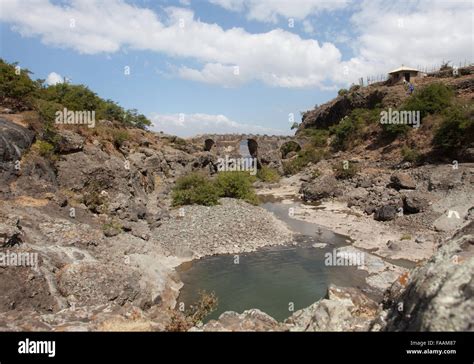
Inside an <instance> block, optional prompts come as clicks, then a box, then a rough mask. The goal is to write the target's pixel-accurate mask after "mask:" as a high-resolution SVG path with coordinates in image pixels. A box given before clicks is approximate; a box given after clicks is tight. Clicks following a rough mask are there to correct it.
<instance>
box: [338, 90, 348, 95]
mask: <svg viewBox="0 0 474 364" xmlns="http://www.w3.org/2000/svg"><path fill="white" fill-rule="evenodd" d="M348 93H349V91H347V89H345V88H341V89H340V90H339V91H338V92H337V94H338V95H339V96H344V95H347V94H348Z"/></svg>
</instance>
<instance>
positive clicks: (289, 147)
mask: <svg viewBox="0 0 474 364" xmlns="http://www.w3.org/2000/svg"><path fill="white" fill-rule="evenodd" d="M299 150H301V147H300V145H299V144H298V143H296V142H294V141H289V142H286V143H285V144H283V145H282V146H281V148H280V151H281V157H282V158H285V157H286V156H287V155H288V153H290V152H298V151H299Z"/></svg>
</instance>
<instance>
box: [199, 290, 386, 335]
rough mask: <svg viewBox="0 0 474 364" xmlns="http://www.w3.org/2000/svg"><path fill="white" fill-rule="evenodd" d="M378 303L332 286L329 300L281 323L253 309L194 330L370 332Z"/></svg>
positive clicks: (230, 314)
mask: <svg viewBox="0 0 474 364" xmlns="http://www.w3.org/2000/svg"><path fill="white" fill-rule="evenodd" d="M377 309H378V306H377V304H376V303H375V302H374V301H372V300H371V299H370V298H368V297H367V296H366V295H364V294H363V293H362V292H361V291H359V290H358V289H356V288H344V287H336V286H330V287H329V288H328V291H327V294H326V297H325V298H323V299H321V300H319V301H317V302H316V303H314V304H312V305H311V306H309V307H306V308H304V309H301V310H298V311H296V312H295V313H293V314H292V315H291V316H290V317H289V318H288V319H286V320H285V321H284V322H281V323H280V322H278V321H276V320H275V319H274V318H272V317H271V316H269V315H267V314H266V313H264V312H262V311H260V310H258V309H251V310H247V311H244V312H243V313H241V314H238V313H236V312H232V311H228V312H224V313H223V314H222V315H220V316H219V318H218V319H217V320H211V321H209V322H208V323H206V324H205V325H200V326H197V327H194V328H192V329H191V330H190V331H367V330H368V328H369V325H370V322H371V320H372V319H373V318H374V317H375V316H376V313H377Z"/></svg>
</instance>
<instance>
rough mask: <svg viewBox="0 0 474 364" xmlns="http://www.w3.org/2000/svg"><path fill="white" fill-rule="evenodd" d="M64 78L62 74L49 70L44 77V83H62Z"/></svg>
mask: <svg viewBox="0 0 474 364" xmlns="http://www.w3.org/2000/svg"><path fill="white" fill-rule="evenodd" d="M63 82H64V79H63V76H61V75H60V74H57V73H56V72H51V73H50V74H49V75H48V77H46V84H47V85H50V86H51V85H56V84H58V83H63Z"/></svg>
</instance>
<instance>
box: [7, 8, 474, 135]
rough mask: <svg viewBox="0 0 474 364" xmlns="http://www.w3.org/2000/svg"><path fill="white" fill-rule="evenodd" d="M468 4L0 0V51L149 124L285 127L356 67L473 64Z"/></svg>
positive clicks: (249, 129)
mask: <svg viewBox="0 0 474 364" xmlns="http://www.w3.org/2000/svg"><path fill="white" fill-rule="evenodd" d="M473 4H474V2H472V1H470V0H469V1H456V0H448V1H437V0H422V1H417V0H410V1H400V0H390V1H385V0H332V1H328V0H325V1H323V0H283V1H280V0H209V1H204V0H176V1H171V0H169V1H166V0H163V1H152V0H135V1H131V0H127V1H125V0H71V1H59V0H56V1H54V0H1V1H0V57H1V58H2V59H4V60H6V61H7V62H19V65H20V66H21V67H22V68H28V69H29V70H30V71H32V72H33V75H32V77H33V78H35V79H36V78H40V79H46V82H47V83H48V84H54V83H57V82H62V80H63V79H64V77H66V78H67V79H69V80H70V82H72V83H74V84H84V85H86V86H88V87H89V88H90V89H91V90H93V91H94V92H96V93H97V94H98V95H99V96H101V97H103V98H105V99H112V100H114V101H116V102H118V103H119V104H120V105H121V106H123V107H125V108H128V109H132V108H135V109H137V110H138V111H139V112H140V113H143V114H145V115H146V116H147V117H149V118H150V120H152V122H153V126H152V128H151V129H152V130H155V131H164V132H166V133H171V134H175V135H179V136H183V137H188V136H192V135H198V134H207V133H253V134H268V135H272V134H284V135H288V134H293V131H291V130H290V127H291V125H292V124H293V122H294V121H296V122H300V121H301V112H304V111H306V110H309V109H312V108H313V107H314V106H315V105H320V104H323V103H325V102H327V101H329V100H330V99H332V98H333V97H334V96H336V95H337V91H338V90H339V89H340V88H347V87H349V86H350V85H351V84H352V83H358V80H359V79H360V78H361V77H363V78H364V80H365V79H366V78H367V77H374V76H378V75H386V73H387V72H388V71H390V70H392V69H394V68H397V67H399V66H401V65H402V64H403V65H406V66H410V67H433V66H436V65H437V66H439V65H440V64H441V63H442V62H443V61H451V62H452V63H453V64H456V65H457V64H459V63H460V62H461V63H462V64H464V62H466V61H467V62H468V63H469V62H473V61H474V45H473V44H474V42H473V14H474V9H473V7H474V5H473Z"/></svg>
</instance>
